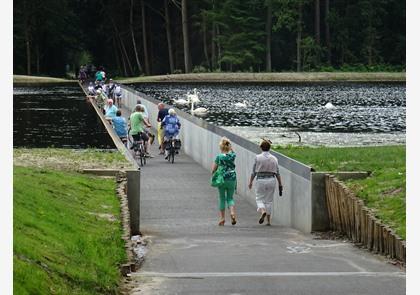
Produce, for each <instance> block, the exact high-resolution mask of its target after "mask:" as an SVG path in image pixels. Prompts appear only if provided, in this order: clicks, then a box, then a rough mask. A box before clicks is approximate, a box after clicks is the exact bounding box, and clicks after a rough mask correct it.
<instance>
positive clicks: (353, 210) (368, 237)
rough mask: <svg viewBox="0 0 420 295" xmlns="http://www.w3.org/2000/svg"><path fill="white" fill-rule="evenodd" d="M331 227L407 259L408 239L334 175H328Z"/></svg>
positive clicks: (389, 254) (384, 252)
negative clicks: (381, 219) (376, 214)
mask: <svg viewBox="0 0 420 295" xmlns="http://www.w3.org/2000/svg"><path fill="white" fill-rule="evenodd" d="M325 191H326V198H327V208H328V216H329V220H330V228H331V229H332V230H334V231H339V232H342V233H344V234H346V235H347V237H348V238H349V239H351V240H352V241H353V242H354V243H355V244H358V245H360V246H362V247H365V248H367V249H368V250H370V251H372V252H374V253H378V254H382V255H385V256H387V257H389V258H392V259H397V260H399V261H402V262H404V263H405V259H406V257H405V256H406V245H405V241H404V240H402V239H401V238H400V237H398V236H397V235H396V234H395V233H394V232H393V231H392V229H390V228H389V227H388V226H386V225H384V224H382V223H381V221H380V220H378V219H377V218H375V216H374V214H373V212H372V211H371V210H370V209H369V208H367V207H366V206H365V205H364V203H363V201H362V200H360V199H359V198H357V197H356V195H355V194H354V193H353V192H352V191H350V190H349V189H348V188H347V187H346V186H345V185H344V183H343V182H341V181H339V180H338V179H337V178H336V177H335V176H333V175H329V174H327V175H326V177H325Z"/></svg>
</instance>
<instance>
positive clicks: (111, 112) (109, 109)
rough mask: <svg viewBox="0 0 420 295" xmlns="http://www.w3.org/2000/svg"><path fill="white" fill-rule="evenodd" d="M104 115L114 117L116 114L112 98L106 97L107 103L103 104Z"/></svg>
mask: <svg viewBox="0 0 420 295" xmlns="http://www.w3.org/2000/svg"><path fill="white" fill-rule="evenodd" d="M104 109H105V117H107V118H114V117H115V116H116V115H117V111H118V108H117V107H116V106H115V105H114V101H113V100H112V99H108V101H107V105H106V106H105V108H104Z"/></svg>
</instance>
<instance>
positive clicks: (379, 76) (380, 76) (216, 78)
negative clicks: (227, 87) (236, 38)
mask: <svg viewBox="0 0 420 295" xmlns="http://www.w3.org/2000/svg"><path fill="white" fill-rule="evenodd" d="M116 79H117V78H116ZM118 81H119V82H121V83H140V82H185V83H188V82H268V83H275V82H345V81H354V82H369V81H370V82H381V81H384V82H389V81H399V82H405V73H403V72H372V73H368V72H365V73H357V72H306V73H296V72H291V73H286V72H282V73H226V72H223V73H191V74H174V75H160V76H141V77H130V78H118Z"/></svg>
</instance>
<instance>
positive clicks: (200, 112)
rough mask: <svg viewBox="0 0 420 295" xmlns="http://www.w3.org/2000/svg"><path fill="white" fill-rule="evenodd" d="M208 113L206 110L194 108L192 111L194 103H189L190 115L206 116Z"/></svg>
mask: <svg viewBox="0 0 420 295" xmlns="http://www.w3.org/2000/svg"><path fill="white" fill-rule="evenodd" d="M208 112H209V111H208V109H206V108H196V109H195V110H194V102H193V101H191V115H196V116H204V115H207V113H208Z"/></svg>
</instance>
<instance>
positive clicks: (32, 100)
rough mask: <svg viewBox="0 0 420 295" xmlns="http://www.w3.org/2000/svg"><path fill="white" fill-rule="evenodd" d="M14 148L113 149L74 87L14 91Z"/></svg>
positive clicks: (110, 140) (109, 140) (110, 141)
mask: <svg viewBox="0 0 420 295" xmlns="http://www.w3.org/2000/svg"><path fill="white" fill-rule="evenodd" d="M13 146H14V147H59V148H89V147H91V148H102V149H110V148H112V149H114V148H115V145H114V143H113V141H112V139H111V138H110V136H109V135H108V133H107V132H106V129H105V128H104V127H103V125H102V122H101V121H100V120H99V118H98V116H97V115H96V112H95V110H94V109H93V107H92V106H91V105H90V104H89V103H88V102H87V101H86V99H85V96H84V93H83V92H82V90H81V89H80V88H79V87H77V86H74V87H72V86H70V87H69V86H56V87H14V88H13Z"/></svg>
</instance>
